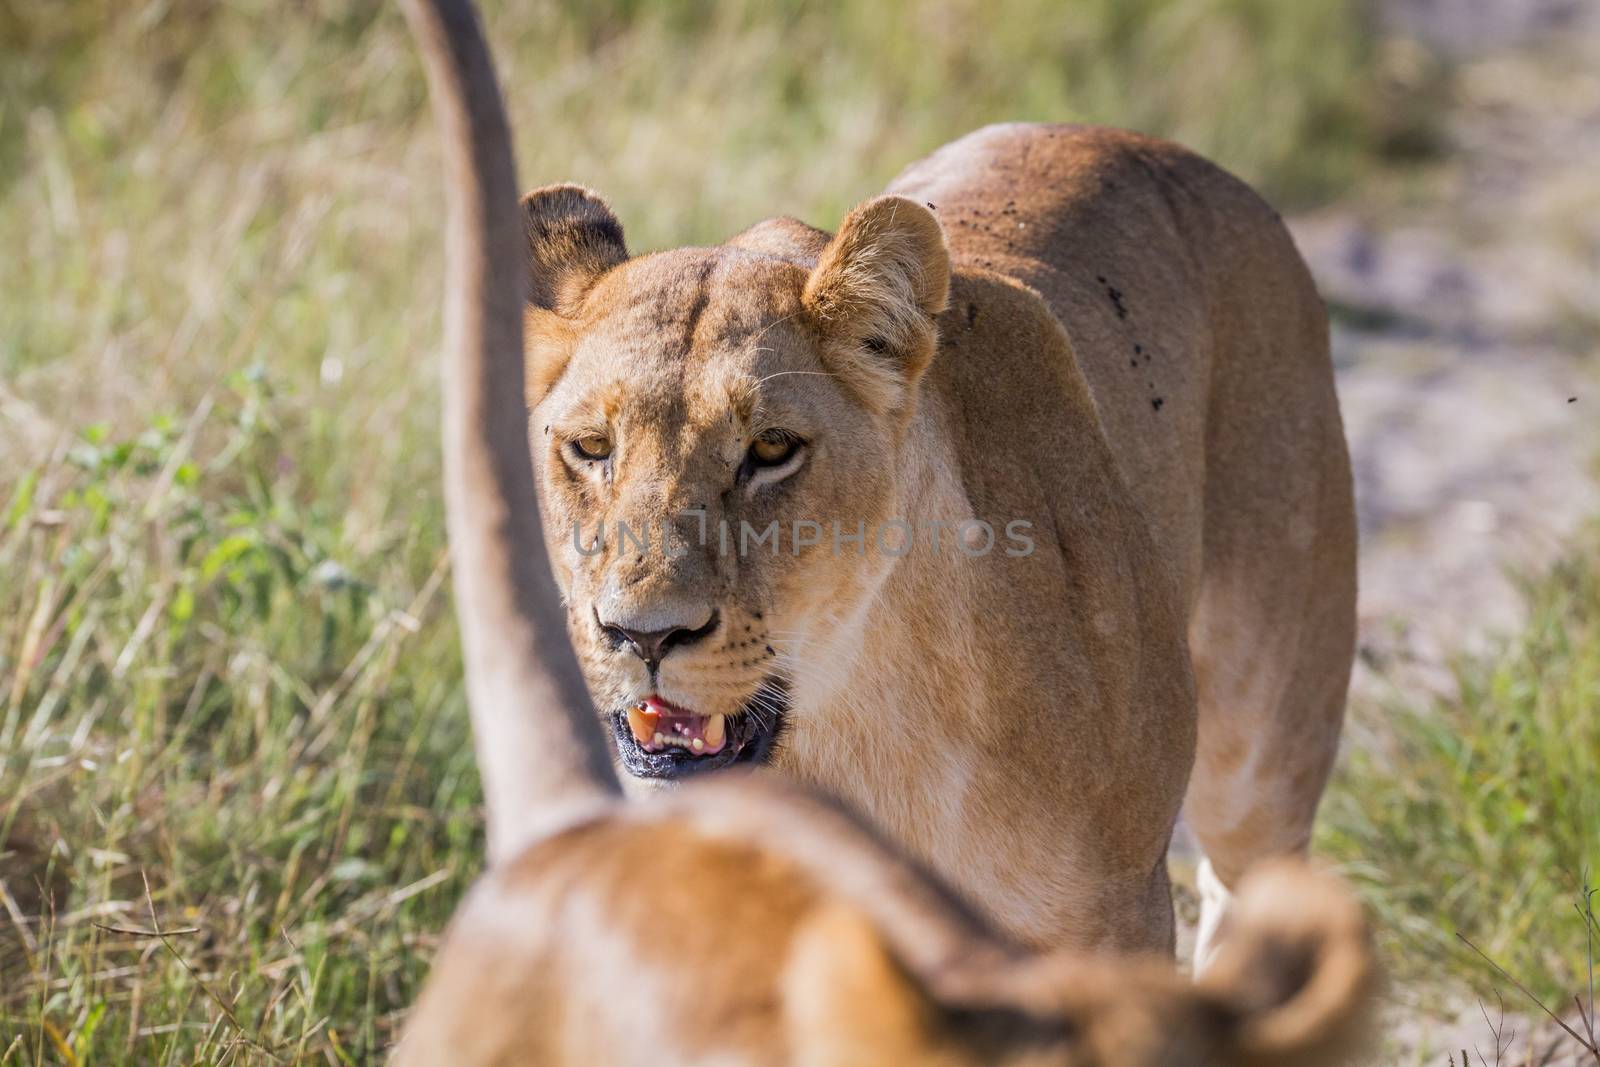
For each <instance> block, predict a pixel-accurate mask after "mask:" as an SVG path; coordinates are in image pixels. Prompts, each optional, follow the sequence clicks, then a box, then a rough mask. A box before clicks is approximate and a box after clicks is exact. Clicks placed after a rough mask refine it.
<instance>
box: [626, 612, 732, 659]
mask: <svg viewBox="0 0 1600 1067" xmlns="http://www.w3.org/2000/svg"><path fill="white" fill-rule="evenodd" d="M720 621H721V616H720V615H719V614H718V613H717V612H715V611H713V612H712V613H711V618H709V619H707V620H706V621H705V623H704V624H702V625H700V626H694V627H689V626H673V627H668V628H667V629H664V630H635V629H631V628H629V627H627V626H619V625H616V624H612V623H607V622H604V621H601V623H600V629H601V630H603V631H605V634H606V636H607V637H609V638H610V639H611V640H612V642H613V643H614V644H616V646H617V647H619V648H621V647H622V646H624V645H626V646H627V647H628V648H630V649H632V650H633V654H634V655H636V656H638V657H639V658H640V659H642V660H644V661H645V663H646V664H648V665H649V667H650V669H651V670H655V669H656V667H657V666H658V665H659V664H660V663H661V660H662V659H663V658H664V657H665V656H666V654H667V653H668V652H671V651H672V650H673V649H675V648H683V647H684V646H687V645H692V644H694V643H695V642H696V641H700V640H703V639H705V638H706V637H708V636H710V635H711V632H712V631H713V630H715V629H716V628H717V623H718V622H720Z"/></svg>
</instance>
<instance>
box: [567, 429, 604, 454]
mask: <svg viewBox="0 0 1600 1067" xmlns="http://www.w3.org/2000/svg"><path fill="white" fill-rule="evenodd" d="M572 449H573V451H574V452H576V453H577V454H578V457H579V458H580V459H591V460H601V459H605V458H607V457H608V456H610V455H611V439H610V438H608V437H604V436H602V435H600V434H597V433H591V434H587V435H585V436H583V437H580V438H578V439H577V440H575V441H573V442H572Z"/></svg>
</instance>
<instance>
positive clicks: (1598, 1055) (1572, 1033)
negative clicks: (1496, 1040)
mask: <svg viewBox="0 0 1600 1067" xmlns="http://www.w3.org/2000/svg"><path fill="white" fill-rule="evenodd" d="M1456 937H1458V938H1460V939H1461V943H1462V944H1463V945H1466V946H1467V947H1468V948H1470V949H1471V950H1472V951H1473V952H1475V953H1477V954H1478V956H1479V958H1481V959H1482V960H1483V961H1484V962H1485V963H1487V964H1488V965H1489V966H1491V967H1493V968H1494V969H1495V971H1496V972H1497V973H1498V974H1499V975H1500V976H1501V977H1502V978H1504V979H1505V980H1506V981H1508V982H1510V983H1511V984H1512V985H1514V986H1516V987H1517V991H1518V992H1519V993H1521V994H1522V995H1523V996H1525V997H1527V998H1528V1000H1530V1001H1532V1002H1533V1004H1534V1005H1535V1006H1536V1007H1538V1009H1539V1010H1540V1011H1542V1012H1544V1013H1545V1014H1546V1015H1548V1016H1549V1017H1550V1019H1551V1021H1552V1022H1554V1023H1555V1024H1556V1025H1557V1026H1559V1027H1561V1029H1563V1030H1565V1031H1566V1032H1567V1035H1568V1036H1569V1037H1571V1038H1572V1040H1574V1041H1576V1042H1577V1043H1578V1044H1579V1045H1581V1046H1582V1047H1583V1048H1584V1049H1586V1050H1588V1052H1589V1055H1591V1056H1593V1057H1594V1059H1595V1062H1596V1063H1600V1048H1597V1047H1596V1046H1595V1043H1594V1042H1593V1041H1590V1040H1587V1039H1585V1038H1584V1036H1583V1035H1582V1034H1580V1033H1578V1031H1576V1030H1574V1029H1573V1028H1572V1027H1571V1026H1570V1025H1569V1024H1568V1023H1567V1021H1566V1020H1565V1019H1563V1018H1562V1017H1561V1016H1559V1015H1557V1014H1556V1013H1555V1012H1553V1011H1551V1010H1550V1009H1549V1008H1548V1007H1547V1006H1546V1005H1545V1003H1544V1001H1542V1000H1540V999H1539V998H1538V997H1537V996H1535V995H1534V994H1533V992H1532V991H1531V990H1530V989H1528V987H1527V986H1525V985H1523V984H1522V983H1521V982H1520V981H1518V979H1517V978H1516V976H1515V975H1513V974H1511V972H1509V971H1507V970H1506V969H1505V968H1504V967H1502V966H1500V964H1498V963H1496V962H1495V961H1494V959H1493V958H1492V957H1491V956H1489V954H1488V953H1486V952H1484V951H1483V949H1481V948H1479V947H1478V946H1477V945H1475V944H1473V943H1472V940H1471V938H1469V937H1467V935H1466V934H1463V933H1457V934H1456Z"/></svg>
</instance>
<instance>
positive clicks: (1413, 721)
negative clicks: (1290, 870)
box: [1321, 530, 1600, 1009]
mask: <svg viewBox="0 0 1600 1067" xmlns="http://www.w3.org/2000/svg"><path fill="white" fill-rule="evenodd" d="M1528 597H1529V609H1530V610H1529V616H1530V620H1529V622H1528V624H1527V627H1526V629H1525V630H1524V631H1523V632H1522V633H1521V634H1520V635H1518V636H1517V637H1516V638H1515V639H1513V640H1512V641H1510V642H1509V643H1508V644H1507V646H1506V647H1505V648H1504V650H1503V651H1502V652H1501V653H1500V654H1498V655H1493V656H1488V657H1485V658H1483V659H1478V660H1472V661H1468V662H1465V663H1463V664H1462V665H1461V666H1460V668H1459V670H1458V683H1459V690H1460V692H1459V695H1458V696H1455V697H1452V698H1450V699H1445V700H1440V701H1437V702H1435V703H1434V704H1432V705H1429V706H1425V707H1416V706H1404V705H1402V706H1397V707H1394V708H1391V709H1389V710H1388V712H1387V713H1386V716H1385V718H1386V720H1387V721H1386V722H1384V723H1381V724H1378V725H1379V729H1378V730H1376V731H1375V732H1376V734H1377V736H1379V737H1382V738H1387V739H1388V742H1389V743H1388V745H1387V746H1386V747H1378V748H1374V749H1371V750H1361V751H1355V752H1351V753H1350V754H1349V758H1348V760H1347V765H1346V767H1345V768H1344V770H1343V771H1342V773H1341V775H1340V777H1339V779H1338V780H1337V781H1336V783H1335V785H1334V789H1333V791H1332V793H1331V795H1330V798H1329V801H1328V803H1327V805H1326V806H1325V808H1324V817H1323V822H1322V831H1323V832H1322V841H1321V843H1322V845H1323V847H1324V848H1326V849H1327V850H1328V851H1330V852H1331V853H1333V854H1334V855H1336V856H1339V857H1342V858H1343V859H1344V860H1346V861H1347V862H1348V863H1349V864H1350V869H1351V870H1352V871H1353V872H1354V873H1355V874H1356V875H1357V877H1358V878H1359V879H1360V880H1361V881H1362V882H1363V883H1364V884H1365V886H1366V887H1367V890H1368V893H1369V896H1370V898H1371V899H1372V901H1373V902H1374V904H1375V907H1376V908H1377V911H1378V913H1379V915H1380V917H1381V918H1382V920H1383V923H1382V927H1383V929H1384V931H1385V934H1386V937H1387V938H1388V940H1389V947H1390V950H1391V951H1390V953H1389V955H1390V957H1391V958H1392V960H1393V962H1394V965H1395V967H1396V968H1397V970H1398V974H1399V976H1400V977H1401V978H1403V979H1405V980H1406V981H1407V983H1408V984H1409V983H1412V982H1421V983H1429V982H1433V983H1437V980H1438V979H1440V978H1441V977H1448V978H1450V979H1452V980H1454V979H1458V978H1465V979H1467V980H1468V981H1469V982H1471V983H1472V985H1474V986H1475V987H1477V988H1478V989H1479V990H1480V991H1484V992H1488V991H1490V990H1491V989H1494V988H1496V987H1499V988H1500V992H1502V993H1503V994H1504V995H1505V996H1506V999H1507V1000H1508V1002H1510V1001H1512V1000H1515V999H1518V998H1517V995H1516V992H1515V990H1514V989H1511V988H1510V987H1508V986H1505V985H1504V983H1503V982H1502V981H1501V980H1500V979H1499V978H1498V977H1497V975H1496V974H1495V972H1494V969H1493V968H1492V967H1491V966H1489V965H1488V964H1487V963H1486V962H1485V961H1484V960H1483V959H1482V958H1481V957H1480V956H1479V955H1478V954H1477V953H1476V952H1474V951H1473V950H1472V949H1471V948H1469V947H1468V946H1467V945H1466V944H1465V943H1463V941H1462V940H1461V937H1465V938H1466V939H1467V940H1469V941H1471V942H1472V943H1473V944H1474V945H1476V946H1478V948H1479V949H1481V950H1482V951H1483V953H1484V954H1486V955H1488V956H1489V957H1491V958H1492V959H1493V960H1495V961H1496V962H1497V963H1498V964H1500V965H1501V966H1502V967H1504V968H1505V969H1506V970H1507V971H1509V972H1510V973H1511V974H1512V975H1515V976H1516V977H1517V978H1518V979H1519V980H1520V981H1522V982H1523V983H1525V984H1526V985H1527V986H1528V987H1529V988H1530V990H1531V991H1532V992H1534V993H1535V994H1536V995H1538V996H1539V997H1541V998H1542V999H1544V1000H1545V1002H1546V1003H1549V1004H1552V1005H1554V1006H1556V1007H1557V1008H1558V1009H1563V1008H1567V1007H1570V1006H1571V1004H1572V994H1573V993H1574V992H1575V991H1577V990H1579V989H1580V988H1584V987H1585V986H1586V984H1587V981H1588V973H1589V960H1588V951H1589V948H1588V945H1589V941H1588V937H1589V935H1590V933H1591V931H1590V930H1589V928H1588V926H1587V923H1586V920H1585V918H1584V917H1583V916H1582V915H1580V914H1579V913H1578V912H1577V911H1576V910H1575V906H1576V905H1581V904H1582V903H1583V897H1584V888H1585V885H1586V884H1588V885H1592V884H1594V882H1595V881H1596V875H1595V872H1596V871H1597V870H1600V530H1596V531H1592V532H1591V536H1590V537H1589V538H1588V539H1587V540H1586V541H1585V542H1584V543H1583V545H1582V546H1581V547H1580V548H1578V549H1576V550H1574V552H1573V554H1572V555H1571V556H1570V557H1569V558H1568V559H1567V560H1565V561H1564V562H1563V563H1561V564H1560V565H1559V566H1558V567H1556V568H1555V570H1554V571H1553V572H1552V573H1551V574H1550V575H1549V576H1547V577H1545V578H1543V579H1541V580H1539V581H1537V582H1533V583H1531V584H1530V585H1529V587H1528ZM1457 935H1461V937H1458V936H1457Z"/></svg>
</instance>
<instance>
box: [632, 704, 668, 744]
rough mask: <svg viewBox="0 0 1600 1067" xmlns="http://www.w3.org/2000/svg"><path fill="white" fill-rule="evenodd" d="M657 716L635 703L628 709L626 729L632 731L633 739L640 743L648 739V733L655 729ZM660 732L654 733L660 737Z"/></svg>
mask: <svg viewBox="0 0 1600 1067" xmlns="http://www.w3.org/2000/svg"><path fill="white" fill-rule="evenodd" d="M659 717H660V716H657V715H655V714H653V713H651V712H649V711H646V710H645V709H644V708H643V707H641V706H640V705H638V704H635V705H634V706H633V707H631V708H629V709H628V729H630V730H632V731H633V739H634V740H635V741H637V742H639V743H640V744H641V745H642V744H645V743H646V742H648V741H649V740H650V735H651V733H652V732H654V730H655V725H656V719H658V718H659ZM660 736H661V735H660V734H656V737H657V738H660Z"/></svg>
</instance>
